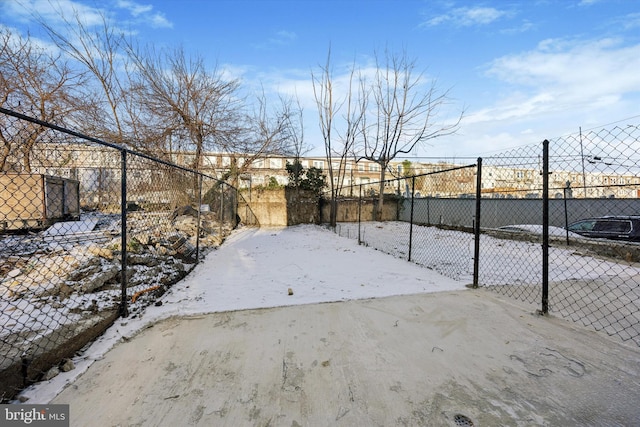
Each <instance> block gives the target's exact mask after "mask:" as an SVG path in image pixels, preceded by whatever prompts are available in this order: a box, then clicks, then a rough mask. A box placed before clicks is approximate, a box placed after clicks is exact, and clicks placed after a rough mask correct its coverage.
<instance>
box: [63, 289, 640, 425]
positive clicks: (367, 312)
mask: <svg viewBox="0 0 640 427" xmlns="http://www.w3.org/2000/svg"><path fill="white" fill-rule="evenodd" d="M638 402H640V351H639V349H638V348H637V347H636V346H633V345H626V344H623V343H619V342H618V341H616V340H615V339H614V338H610V337H607V336H604V335H601V334H599V333H596V332H592V331H587V330H585V329H583V328H580V327H578V326H575V325H573V324H571V323H568V322H566V321H564V320H561V319H558V318H553V317H540V316H537V315H535V314H533V313H531V312H530V309H528V308H526V307H524V306H520V305H518V304H516V303H514V302H512V301H508V300H504V299H501V298H500V297H497V296H495V295H494V294H491V293H489V292H488V291H484V290H467V291H456V292H442V293H432V294H420V295H410V296H397V297H388V298H381V299H371V300H359V301H345V302H337V303H325V304H310V305H301V306H291V307H280V308H270V309H259V310H246V311H235V312H225V313H215V314H209V315H202V316H194V317H187V318H172V319H168V320H165V321H162V322H159V323H158V324H156V325H155V326H153V327H151V328H148V329H146V330H144V331H142V332H140V333H139V334H138V335H137V336H135V337H133V338H132V339H129V340H127V341H126V342H122V343H120V344H118V345H117V346H116V347H114V348H113V349H112V350H110V351H109V352H108V353H107V354H106V355H105V357H104V358H103V359H102V360H99V361H97V362H95V363H94V364H93V365H92V366H91V367H90V368H89V369H88V370H87V372H85V373H84V374H83V375H82V376H81V377H79V378H78V379H76V380H75V381H74V382H73V383H72V384H70V385H69V386H68V387H67V388H66V389H65V390H64V391H63V392H62V393H60V394H59V395H58V396H57V397H56V398H55V399H54V401H53V402H52V403H68V404H69V405H70V414H71V415H70V418H71V425H73V426H89V425H91V426H116V425H121V426H125V425H128V426H130V425H136V426H333V425H337V426H456V425H458V426H460V425H463V426H464V425H474V426H495V425H516V426H531V425H548V426H560V425H562V426H567V425H624V426H631V425H640V409H639V408H640V407H639V405H638Z"/></svg>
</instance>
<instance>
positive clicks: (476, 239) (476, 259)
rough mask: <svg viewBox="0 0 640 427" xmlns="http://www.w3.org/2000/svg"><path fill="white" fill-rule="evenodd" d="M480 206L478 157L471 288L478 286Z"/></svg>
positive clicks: (480, 186)
mask: <svg viewBox="0 0 640 427" xmlns="http://www.w3.org/2000/svg"><path fill="white" fill-rule="evenodd" d="M481 206H482V157H478V166H477V173H476V215H475V220H474V222H475V224H474V227H473V232H474V236H473V243H474V245H473V284H472V287H473V288H477V287H478V276H479V275H480V220H481V215H480V207H481Z"/></svg>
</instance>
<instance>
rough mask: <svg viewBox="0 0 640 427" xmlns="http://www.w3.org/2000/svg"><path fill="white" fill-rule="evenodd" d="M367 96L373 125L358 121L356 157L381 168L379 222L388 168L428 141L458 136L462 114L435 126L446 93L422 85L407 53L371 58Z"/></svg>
mask: <svg viewBox="0 0 640 427" xmlns="http://www.w3.org/2000/svg"><path fill="white" fill-rule="evenodd" d="M371 91H372V96H373V108H374V111H372V112H370V114H371V115H372V116H373V123H372V124H369V123H367V121H366V120H363V121H362V134H363V141H364V144H363V147H362V151H361V154H360V156H361V158H364V159H367V160H370V161H373V162H375V163H377V164H378V165H379V166H380V188H379V198H378V204H377V208H376V215H377V218H378V219H381V218H382V208H383V203H384V180H385V175H386V172H387V168H388V166H389V163H390V162H391V161H393V160H394V159H395V158H396V157H397V156H398V155H400V154H407V153H410V152H412V151H413V150H414V149H415V148H416V147H418V146H420V145H423V144H425V143H426V142H427V141H429V140H432V139H434V138H439V137H442V136H445V135H451V134H453V133H455V132H457V130H458V128H459V125H460V121H461V120H462V117H463V114H464V112H463V111H462V112H460V114H459V115H458V116H457V117H455V118H454V120H453V121H452V122H451V123H439V114H440V113H441V109H442V107H444V106H445V104H447V103H449V102H450V97H449V90H445V91H442V92H441V91H439V90H438V88H437V85H436V81H435V80H432V81H431V82H427V81H425V76H424V73H423V72H416V63H415V60H410V59H409V58H408V57H407V55H406V52H403V53H402V54H394V53H391V52H389V51H385V54H384V57H383V58H382V59H381V58H379V57H378V55H376V74H375V78H374V81H373V84H372V86H371Z"/></svg>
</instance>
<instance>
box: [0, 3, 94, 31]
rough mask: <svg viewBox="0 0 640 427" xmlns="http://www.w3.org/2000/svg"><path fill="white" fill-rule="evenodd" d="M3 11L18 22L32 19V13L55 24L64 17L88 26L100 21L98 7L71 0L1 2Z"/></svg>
mask: <svg viewBox="0 0 640 427" xmlns="http://www.w3.org/2000/svg"><path fill="white" fill-rule="evenodd" d="M2 6H3V8H4V12H5V13H7V14H8V15H10V16H11V17H12V18H14V19H16V20H17V21H19V22H28V21H31V20H33V17H34V15H37V16H40V17H42V19H43V20H45V21H46V22H47V23H49V24H52V25H55V24H56V23H61V22H63V17H64V19H67V20H75V19H76V18H77V19H78V20H80V22H82V23H84V24H85V25H88V26H93V25H99V24H101V23H102V15H101V13H102V12H101V11H100V9H97V8H94V7H91V6H87V5H84V4H82V3H79V2H77V1H72V0H57V1H52V0H20V1H6V2H2Z"/></svg>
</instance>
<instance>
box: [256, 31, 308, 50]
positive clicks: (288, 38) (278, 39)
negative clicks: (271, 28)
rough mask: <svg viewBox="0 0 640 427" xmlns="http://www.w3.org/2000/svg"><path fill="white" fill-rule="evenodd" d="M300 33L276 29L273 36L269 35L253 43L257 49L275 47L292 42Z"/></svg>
mask: <svg viewBox="0 0 640 427" xmlns="http://www.w3.org/2000/svg"><path fill="white" fill-rule="evenodd" d="M297 38H298V35H297V34H296V33H295V32H293V31H286V30H280V31H276V32H275V33H274V34H273V35H272V36H271V37H268V38H267V39H265V40H264V41H262V42H260V43H255V44H254V45H253V47H254V48H256V49H274V48H278V47H282V46H287V45H290V44H292V43H293V42H294V41H295V40H296V39H297Z"/></svg>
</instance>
